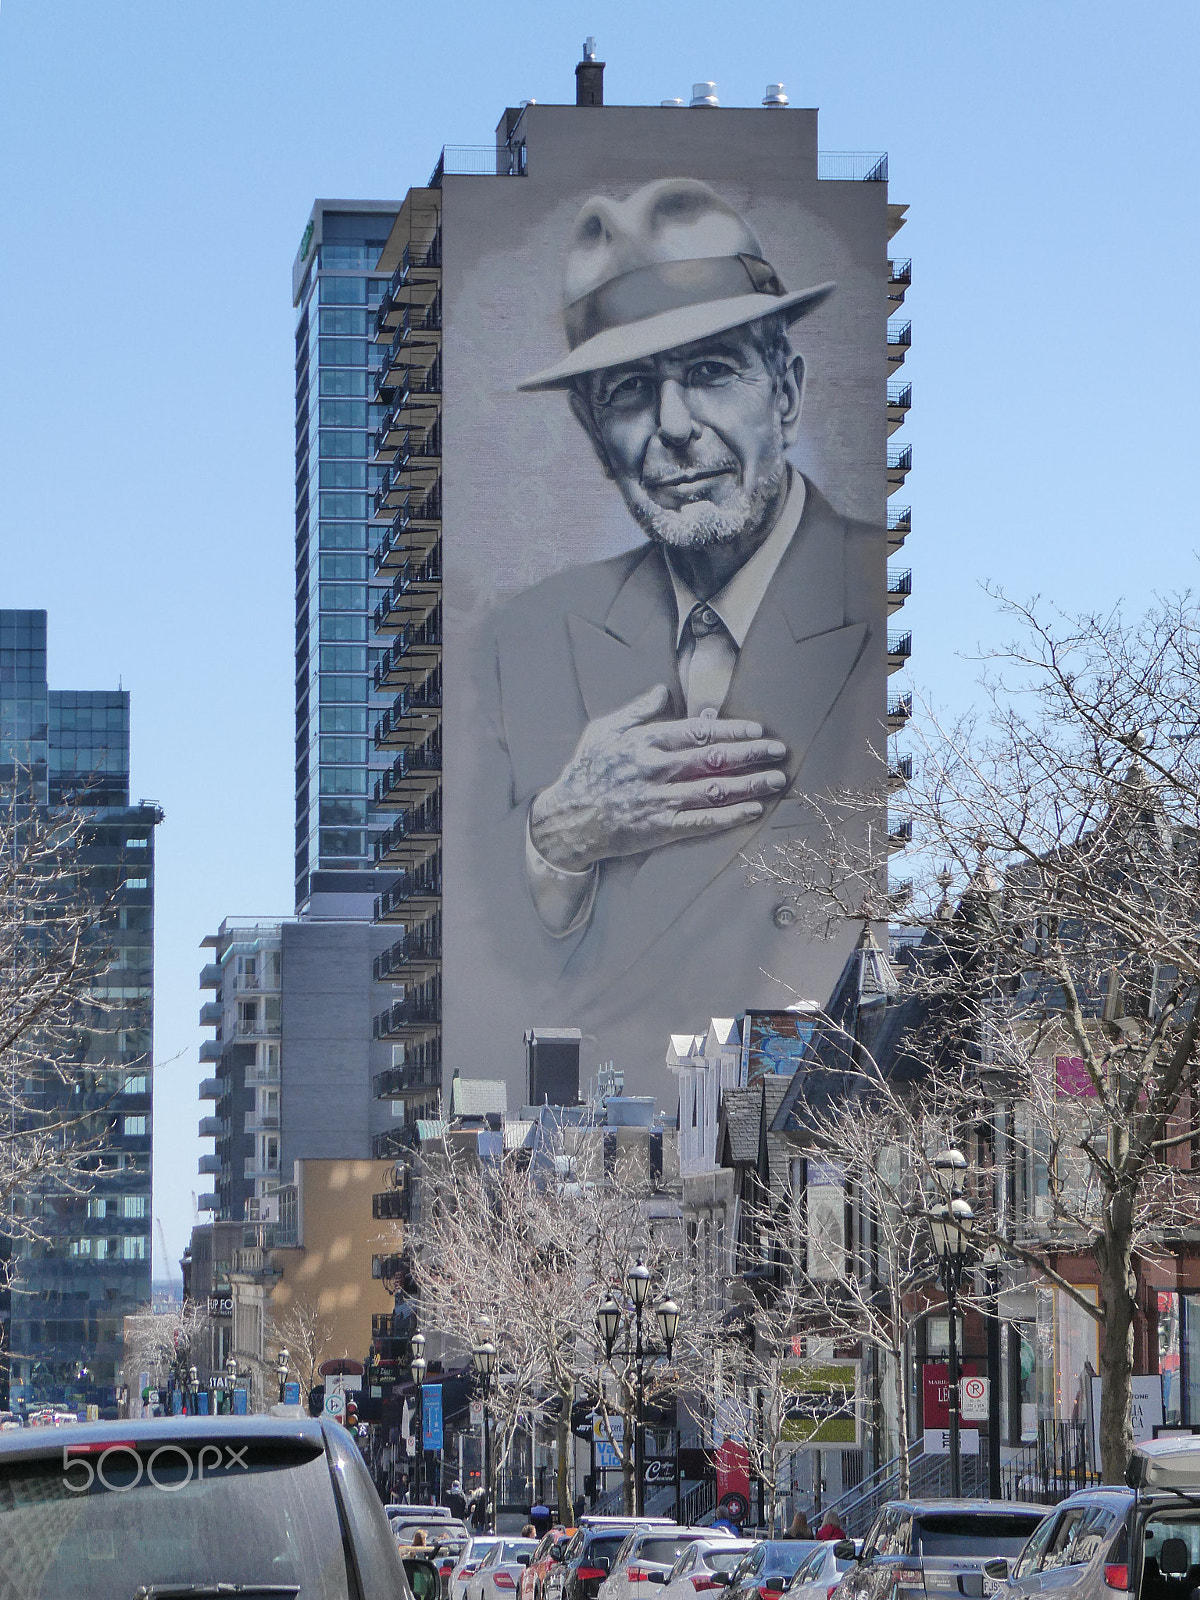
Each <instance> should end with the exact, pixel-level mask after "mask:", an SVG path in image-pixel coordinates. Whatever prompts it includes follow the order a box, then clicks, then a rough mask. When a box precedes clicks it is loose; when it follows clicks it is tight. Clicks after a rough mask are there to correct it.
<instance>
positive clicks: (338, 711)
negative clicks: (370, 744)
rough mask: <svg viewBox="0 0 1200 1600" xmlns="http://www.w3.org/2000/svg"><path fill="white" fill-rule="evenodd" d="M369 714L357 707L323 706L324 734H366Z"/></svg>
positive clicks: (322, 721)
mask: <svg viewBox="0 0 1200 1600" xmlns="http://www.w3.org/2000/svg"><path fill="white" fill-rule="evenodd" d="M366 731H367V713H366V711H365V710H360V709H359V708H358V707H357V706H322V707H321V732H322V733H366Z"/></svg>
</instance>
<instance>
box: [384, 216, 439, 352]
mask: <svg viewBox="0 0 1200 1600" xmlns="http://www.w3.org/2000/svg"><path fill="white" fill-rule="evenodd" d="M435 237H436V240H437V243H436V245H431V246H430V248H429V249H428V250H424V251H420V252H419V255H420V256H421V257H422V259H420V260H414V259H413V258H412V255H411V254H410V249H411V247H410V246H409V245H405V247H404V254H403V256H402V257H401V259H400V265H399V266H398V267H397V268H396V270H395V272H394V273H393V274H392V281H391V283H389V284H388V286H387V288H386V289H385V291H384V294H383V299H382V300H380V302H379V309H378V311H376V313H375V327H374V337H375V340H376V342H378V341H379V340H380V339H386V338H389V337H391V335H392V333H393V332H394V331H395V329H396V328H397V327H398V326H399V324H400V322H401V320H402V318H403V316H404V312H405V310H406V309H408V308H409V307H410V306H414V307H420V308H424V307H426V306H429V305H431V304H432V303H433V301H434V300H435V299H436V298H437V293H438V290H439V289H440V288H441V285H442V251H441V233H440V231H439V232H438V234H437V235H436V236H435ZM431 252H432V254H431Z"/></svg>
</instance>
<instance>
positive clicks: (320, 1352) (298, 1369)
mask: <svg viewBox="0 0 1200 1600" xmlns="http://www.w3.org/2000/svg"><path fill="white" fill-rule="evenodd" d="M333 1334H334V1323H333V1318H332V1317H329V1316H327V1315H326V1314H325V1313H324V1312H323V1311H321V1310H319V1309H318V1306H317V1303H316V1301H315V1300H312V1299H309V1298H308V1297H306V1296H304V1295H293V1296H292V1298H291V1299H290V1300H289V1301H288V1303H287V1305H286V1307H284V1308H283V1309H282V1310H280V1309H278V1308H276V1307H272V1315H271V1326H270V1330H269V1332H268V1334H267V1342H268V1344H269V1346H270V1350H271V1351H272V1352H273V1356H272V1370H274V1365H273V1362H274V1359H275V1358H277V1357H278V1354H279V1352H280V1350H286V1351H287V1353H288V1366H289V1369H290V1370H291V1372H292V1373H294V1374H295V1376H296V1378H297V1380H298V1382H299V1384H300V1392H301V1394H302V1395H303V1396H304V1399H305V1401H306V1402H307V1400H308V1395H309V1392H310V1391H311V1390H312V1389H313V1388H315V1387H316V1382H317V1376H318V1369H319V1368H320V1366H321V1363H322V1362H323V1361H324V1360H325V1357H326V1356H327V1355H328V1353H329V1349H330V1346H331V1345H332V1343H333Z"/></svg>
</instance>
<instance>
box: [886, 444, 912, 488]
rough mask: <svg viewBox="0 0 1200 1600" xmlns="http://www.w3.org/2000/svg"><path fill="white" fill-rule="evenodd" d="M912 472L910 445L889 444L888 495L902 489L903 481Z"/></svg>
mask: <svg viewBox="0 0 1200 1600" xmlns="http://www.w3.org/2000/svg"><path fill="white" fill-rule="evenodd" d="M911 471H912V445H910V444H889V445H888V447H887V481H888V493H889V494H891V493H892V492H893V490H895V489H902V488H903V487H904V480H905V478H907V477H908V475H909V473H910V472H911Z"/></svg>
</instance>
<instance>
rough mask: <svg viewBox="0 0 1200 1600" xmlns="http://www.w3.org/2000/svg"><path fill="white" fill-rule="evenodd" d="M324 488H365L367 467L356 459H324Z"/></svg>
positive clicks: (322, 471)
mask: <svg viewBox="0 0 1200 1600" xmlns="http://www.w3.org/2000/svg"><path fill="white" fill-rule="evenodd" d="M321 487H322V489H365V488H366V487H367V469H366V467H365V466H360V465H359V463H358V462H356V461H322V463H321Z"/></svg>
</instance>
